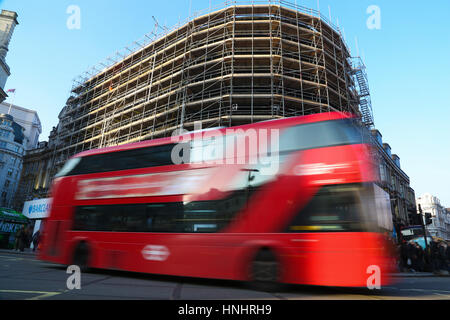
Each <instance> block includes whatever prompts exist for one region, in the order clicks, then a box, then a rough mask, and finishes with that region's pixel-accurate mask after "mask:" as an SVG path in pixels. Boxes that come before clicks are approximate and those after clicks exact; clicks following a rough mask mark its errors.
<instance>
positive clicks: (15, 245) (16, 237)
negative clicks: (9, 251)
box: [14, 228, 22, 251]
mask: <svg viewBox="0 0 450 320" xmlns="http://www.w3.org/2000/svg"><path fill="white" fill-rule="evenodd" d="M21 233H22V228H18V229H17V231H16V234H15V240H14V251H19V242H20V241H19V240H20V237H21Z"/></svg>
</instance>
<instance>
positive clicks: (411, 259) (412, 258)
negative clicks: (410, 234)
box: [407, 242, 417, 272]
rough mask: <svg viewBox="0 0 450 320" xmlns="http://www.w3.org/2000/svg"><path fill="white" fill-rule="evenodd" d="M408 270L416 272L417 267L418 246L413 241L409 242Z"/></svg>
mask: <svg viewBox="0 0 450 320" xmlns="http://www.w3.org/2000/svg"><path fill="white" fill-rule="evenodd" d="M407 246H408V269H409V270H408V271H412V272H415V271H416V268H417V256H416V247H415V246H414V245H413V244H412V242H408V245H407Z"/></svg>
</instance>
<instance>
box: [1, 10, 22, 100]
mask: <svg viewBox="0 0 450 320" xmlns="http://www.w3.org/2000/svg"><path fill="white" fill-rule="evenodd" d="M18 24H19V22H17V13H15V12H13V11H8V10H2V12H1V13H0V102H3V101H4V100H5V99H6V98H7V97H8V95H7V94H6V92H5V91H4V88H5V85H6V80H8V77H9V76H10V75H11V72H10V70H9V66H8V65H7V64H6V60H5V58H6V54H7V53H8V46H9V42H10V41H11V37H12V34H13V32H14V29H15V27H16V25H18Z"/></svg>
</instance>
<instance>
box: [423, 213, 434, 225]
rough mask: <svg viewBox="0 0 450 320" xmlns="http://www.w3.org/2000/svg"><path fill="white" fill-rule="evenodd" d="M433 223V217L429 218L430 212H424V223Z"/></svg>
mask: <svg viewBox="0 0 450 320" xmlns="http://www.w3.org/2000/svg"><path fill="white" fill-rule="evenodd" d="M432 223H433V219H432V218H431V213H429V212H425V225H429V224H432Z"/></svg>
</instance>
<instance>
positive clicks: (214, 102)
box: [55, 2, 372, 166]
mask: <svg viewBox="0 0 450 320" xmlns="http://www.w3.org/2000/svg"><path fill="white" fill-rule="evenodd" d="M116 60H117V59H116ZM359 70H361V69H359ZM356 73H358V69H357V68H355V66H354V65H353V64H352V60H351V56H350V53H349V50H348V48H347V47H346V45H345V43H344V41H343V38H342V36H341V33H340V32H339V30H338V28H336V27H335V26H333V25H332V24H331V23H330V22H327V20H326V19H325V18H324V17H323V16H321V15H320V13H319V12H317V11H314V10H311V9H306V8H303V7H300V6H295V5H293V4H289V3H285V2H281V3H277V4H276V5H273V4H266V5H255V4H249V5H237V4H234V5H230V6H225V7H224V8H221V9H217V10H211V12H208V13H206V14H200V15H198V16H197V17H196V18H193V19H191V20H189V21H188V22H186V23H184V24H182V25H180V26H178V27H176V28H174V29H173V30H171V31H165V32H163V34H162V35H160V36H158V37H156V39H154V40H153V41H150V42H149V43H148V44H146V45H144V44H141V46H140V47H139V48H138V49H137V50H136V51H134V52H132V53H130V54H128V56H123V58H121V60H119V61H117V62H115V63H113V64H112V65H111V66H106V67H104V68H103V70H102V71H99V72H95V71H94V72H91V74H85V77H84V78H79V79H77V82H76V83H75V85H74V87H73V90H72V95H71V97H70V98H69V100H68V101H67V105H66V106H65V108H64V109H63V110H62V112H61V114H60V116H59V117H60V123H59V126H58V143H57V144H58V148H57V150H56V155H55V156H56V161H57V163H56V164H57V166H60V165H61V164H62V163H64V162H65V160H66V159H67V158H68V157H70V156H71V155H74V154H76V153H79V152H81V151H84V150H89V149H93V148H100V147H105V146H111V145H118V144H124V143H130V142H136V141H141V140H148V139H153V138H158V137H163V136H168V135H171V134H172V132H173V131H174V130H176V129H179V128H180V127H182V128H185V129H188V130H189V129H191V128H193V126H194V122H196V121H200V122H201V124H202V127H203V128H210V127H219V126H235V125H241V124H246V123H252V122H256V121H263V120H269V119H276V118H281V117H290V116H300V115H305V114H311V113H318V112H327V111H349V112H352V113H356V114H358V113H360V114H361V115H362V116H363V120H364V121H366V123H369V125H370V124H371V122H372V120H371V119H372V116H371V109H370V108H369V107H366V108H365V109H364V108H361V109H360V104H359V102H360V100H361V99H360V96H359V95H360V92H359V91H358V88H359V86H358V79H357V77H356V76H355V75H356Z"/></svg>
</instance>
